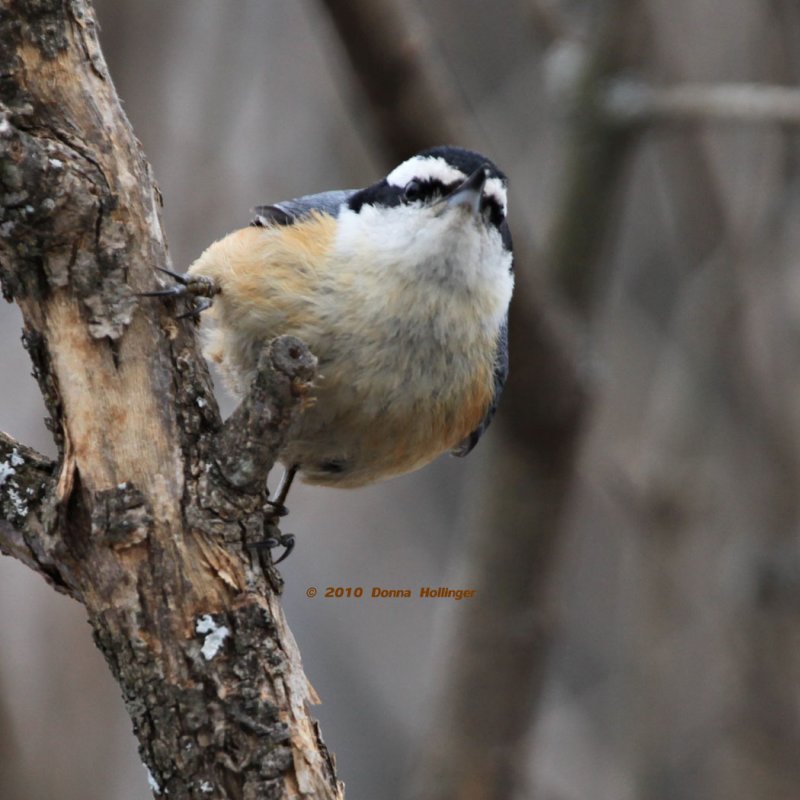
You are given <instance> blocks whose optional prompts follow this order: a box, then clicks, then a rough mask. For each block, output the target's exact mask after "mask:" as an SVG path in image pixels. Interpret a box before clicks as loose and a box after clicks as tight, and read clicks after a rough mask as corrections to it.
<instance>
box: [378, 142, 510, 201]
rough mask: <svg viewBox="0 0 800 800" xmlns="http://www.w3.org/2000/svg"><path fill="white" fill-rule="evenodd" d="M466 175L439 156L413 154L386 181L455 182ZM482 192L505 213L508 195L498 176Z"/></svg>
mask: <svg viewBox="0 0 800 800" xmlns="http://www.w3.org/2000/svg"><path fill="white" fill-rule="evenodd" d="M466 177H467V176H466V175H465V174H464V173H463V172H462V171H461V170H459V169H456V168H455V167H454V166H452V164H448V163H447V161H445V160H444V159H443V158H441V157H440V156H433V157H431V156H427V157H426V156H414V157H413V158H409V159H408V161H404V162H403V163H402V164H400V165H399V166H397V167H395V168H394V169H393V170H392V171H391V172H390V173H389V174H388V175H387V176H386V182H387V183H388V184H389V185H390V186H400V187H403V186H405V185H406V184H407V183H408V182H409V181H410V180H413V179H414V178H417V179H419V180H422V181H425V180H435V181H440V182H441V183H444V184H448V183H455V182H456V181H463V180H464V179H465V178H466ZM483 193H484V194H485V195H487V196H489V197H491V198H492V199H493V200H494V201H495V202H496V203H497V204H498V205H499V206H500V208H501V209H502V210H503V214H506V212H507V207H508V195H507V193H506V187H505V185H504V184H503V181H502V180H500V178H489V179H488V180H487V181H486V184H485V186H484V187H483Z"/></svg>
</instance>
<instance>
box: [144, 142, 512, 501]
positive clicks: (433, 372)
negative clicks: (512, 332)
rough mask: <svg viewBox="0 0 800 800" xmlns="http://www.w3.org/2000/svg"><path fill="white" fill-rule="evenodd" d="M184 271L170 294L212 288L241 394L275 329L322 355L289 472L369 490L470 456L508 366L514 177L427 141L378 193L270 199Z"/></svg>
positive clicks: (223, 359) (221, 344) (222, 358)
mask: <svg viewBox="0 0 800 800" xmlns="http://www.w3.org/2000/svg"><path fill="white" fill-rule="evenodd" d="M179 280H182V282H183V284H184V285H183V286H176V287H174V289H173V290H165V291H162V292H160V293H161V294H165V293H170V292H172V293H175V294H178V293H187V292H188V293H190V294H192V293H195V294H204V295H205V296H206V297H210V296H212V295H213V308H212V310H211V311H210V312H209V313H210V314H211V315H212V316H213V319H214V322H215V326H214V328H213V330H212V331H211V333H210V335H209V338H208V346H207V349H206V355H207V356H208V357H209V358H210V359H211V360H212V361H213V362H215V363H216V364H217V365H218V366H219V367H220V369H221V371H222V374H223V375H224V377H225V380H226V382H227V384H228V385H229V387H230V388H231V389H232V391H233V392H234V394H236V395H239V396H241V395H242V394H243V393H244V392H245V391H246V390H247V387H248V385H249V384H250V381H251V379H252V377H253V375H254V372H255V369H256V365H257V362H258V357H259V353H260V352H261V350H262V349H263V348H264V346H265V345H266V344H267V342H269V341H270V340H271V339H272V338H274V337H276V336H280V335H281V334H293V335H294V336H297V337H299V338H300V339H302V340H303V341H304V342H305V343H306V344H307V345H308V347H309V348H310V350H311V351H312V352H313V353H314V354H315V355H316V356H317V358H318V359H319V375H318V378H317V380H316V383H315V386H314V398H315V399H314V402H313V404H309V406H308V407H307V408H305V410H304V411H303V413H301V414H300V415H299V417H298V418H297V420H296V422H295V423H294V424H293V427H292V428H291V430H290V433H289V438H288V443H287V445H286V447H285V449H284V451H283V452H282V453H281V455H280V460H281V462H282V463H283V464H284V465H285V466H286V467H287V475H288V477H289V480H291V477H293V475H294V473H295V472H299V474H300V476H301V477H302V478H303V480H305V481H306V482H308V483H313V484H325V485H328V486H341V487H352V486H362V485H364V484H368V483H372V482H374V481H378V480H381V479H383V478H388V477H390V476H393V475H400V474H402V473H404V472H410V471H411V470H415V469H418V468H419V467H421V466H423V465H425V464H427V463H429V462H430V461H432V460H433V459H434V458H436V457H437V456H438V455H440V454H441V453H444V452H445V451H448V450H449V451H451V452H452V453H454V454H455V455H457V456H464V455H466V454H467V453H469V452H470V450H472V448H473V447H474V446H475V445H476V443H477V442H478V440H479V439H480V437H481V435H482V434H483V432H484V431H485V430H486V428H487V426H488V425H489V423H490V421H491V419H492V416H493V414H494V411H495V408H496V406H497V401H498V398H499V396H500V392H501V390H502V388H503V384H504V383H505V380H506V375H507V373H508V344H507V315H508V305H509V301H510V299H511V292H512V289H513V285H514V278H513V272H512V246H511V235H510V232H509V228H508V223H507V221H506V177H505V175H503V173H502V172H500V171H499V170H498V169H497V167H496V166H495V165H494V164H493V163H492V162H491V161H489V160H488V159H486V158H484V157H483V156H481V155H479V154H478V153H474V152H470V151H468V150H463V149H460V148H456V147H436V148H433V149H431V150H426V151H424V152H422V153H420V154H418V155H416V156H414V157H413V158H410V159H408V160H407V161H404V162H403V163H402V164H400V166H398V167H396V168H395V169H394V170H392V171H391V172H390V173H389V174H388V175H387V176H386V177H385V178H383V179H382V180H381V181H379V182H378V183H375V184H374V185H372V186H369V187H367V188H366V189H359V190H344V191H331V192H324V193H322V194H314V195H309V196H306V197H300V198H298V199H296V200H288V201H285V202H280V203H276V204H275V205H270V206H260V207H258V208H257V209H256V217H255V219H254V220H253V222H252V224H251V226H250V227H248V228H243V229H241V230H238V231H235V232H234V233H231V234H230V235H228V236H226V237H225V238H224V239H221V240H219V241H217V242H215V243H214V244H212V245H211V246H210V247H209V248H208V249H207V250H206V251H205V252H204V253H203V254H202V255H201V256H200V258H198V259H197V261H195V262H194V264H192V266H191V268H190V269H189V274H188V276H181V277H180V278H179ZM198 286H200V287H201V289H200V290H199V291H198V289H197V287H198ZM152 294H156V293H152ZM207 305H208V301H205V302H204V303H203V306H202V307H206V306H207ZM200 308H201V307H198V308H197V309H196V310H200ZM286 488H287V489H288V486H287V487H286ZM283 496H285V494H283Z"/></svg>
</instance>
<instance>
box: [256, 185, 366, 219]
mask: <svg viewBox="0 0 800 800" xmlns="http://www.w3.org/2000/svg"><path fill="white" fill-rule="evenodd" d="M355 193H356V190H355V189H337V190H335V191H332V192H320V193H319V194H309V195H306V196H305V197H297V198H295V199H294V200H282V201H281V202H280V203H275V204H274V205H271V206H256V208H255V212H256V216H255V218H254V219H253V221H252V222H251V223H250V224H251V225H255V226H257V227H264V226H266V225H294V223H295V222H297V221H298V220H300V219H303V218H304V217H307V216H308V215H309V214H312V213H313V212H315V211H317V212H320V213H322V214H328V215H329V216H331V217H338V216H339V211H340V209H341V208H342V206H343V205H344V204H345V203H346V202H347V201H348V200H349V199H350V198H351V197H352V196H353V195H354V194H355Z"/></svg>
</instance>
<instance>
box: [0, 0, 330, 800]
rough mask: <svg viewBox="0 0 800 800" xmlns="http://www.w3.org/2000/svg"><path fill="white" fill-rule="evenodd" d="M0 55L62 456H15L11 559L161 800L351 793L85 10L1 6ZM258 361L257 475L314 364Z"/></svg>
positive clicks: (0, 128) (29, 300) (288, 346)
mask: <svg viewBox="0 0 800 800" xmlns="http://www.w3.org/2000/svg"><path fill="white" fill-rule="evenodd" d="M0 42H2V45H0V215H1V216H0V281H2V287H3V292H4V295H5V296H6V299H9V300H11V299H13V300H15V301H16V302H17V303H18V304H19V306H20V308H21V310H22V313H23V318H24V326H25V330H24V339H25V342H26V345H27V347H28V350H29V352H30V355H31V358H32V361H33V365H34V372H35V374H36V377H37V379H38V382H39V385H40V387H41V390H42V393H43V395H44V398H45V402H46V405H47V408H48V411H49V414H50V417H51V425H52V429H53V432H54V434H55V436H56V440H57V442H58V445H59V451H60V456H59V459H58V463H57V464H52V463H50V462H49V461H48V460H47V459H44V458H42V457H41V456H39V455H38V454H35V453H34V452H33V451H31V450H29V449H27V448H25V447H23V446H22V445H19V444H18V443H15V442H13V440H11V439H9V438H8V437H4V438H3V439H2V440H0V471H1V472H0V474H2V478H0V509H1V510H2V518H3V519H2V522H0V549H2V550H3V551H4V552H7V553H10V554H11V555H14V556H16V557H17V558H19V559H20V560H22V561H23V562H24V563H26V564H28V566H30V567H32V568H33V569H35V570H37V571H38V572H39V573H41V574H43V575H44V576H45V577H47V578H48V579H49V580H50V581H51V582H52V583H53V584H54V585H55V586H56V587H57V588H59V589H61V590H62V591H65V592H67V593H68V594H70V595H71V596H73V597H75V598H76V599H78V600H79V601H80V602H82V603H83V604H84V606H85V607H86V611H87V614H88V618H89V622H90V623H91V626H92V628H93V632H94V637H95V641H96V643H97V645H98V646H99V647H100V649H101V650H102V652H103V654H104V655H105V657H106V659H107V661H108V663H109V666H110V667H111V669H112V672H113V674H114V676H115V678H116V679H117V681H118V682H119V684H120V686H121V689H122V693H123V697H124V699H125V702H126V704H127V708H128V711H129V713H130V715H131V718H132V720H133V724H134V730H135V733H136V735H137V737H138V739H139V744H140V752H141V754H142V758H143V760H144V762H145V764H146V765H147V767H148V769H149V771H150V774H151V777H152V786H153V790H154V793H155V794H156V795H159V794H160V795H167V794H168V796H169V797H171V798H190V797H191V798H196V797H206V796H207V797H214V798H236V799H237V800H239V799H241V800H244V799H245V798H248V799H250V798H252V799H253V800H255V798H302V797H314V798H339V797H341V796H342V787H341V785H340V784H339V783H338V782H337V780H336V777H335V774H334V770H333V765H332V760H331V758H330V756H329V755H328V752H327V750H326V749H325V746H324V744H323V743H322V740H321V739H320V737H319V732H318V729H317V727H316V724H315V723H314V721H313V720H312V719H311V718H310V717H309V715H308V712H307V704H308V703H309V702H313V701H314V699H315V694H314V691H313V689H312V688H311V686H310V685H309V683H308V681H307V679H306V677H305V675H304V673H303V670H302V666H301V663H300V657H299V654H298V652H297V648H296V645H295V643H294V639H293V638H292V635H291V633H290V631H289V630H288V628H287V626H286V622H285V620H284V617H283V613H282V610H281V607H280V604H279V593H280V586H281V583H280V577H279V576H278V575H277V573H276V572H274V570H273V569H272V568H271V566H270V565H269V564H268V563H266V564H262V559H261V557H260V556H259V555H257V554H254V553H253V552H252V551H251V549H250V548H249V547H248V545H249V544H251V543H253V542H257V541H259V540H261V539H263V538H265V536H266V535H268V533H269V531H270V526H271V525H272V524H273V523H274V520H273V519H272V517H271V512H270V511H269V508H268V506H266V505H265V501H266V490H265V485H264V482H263V481H259V480H255V479H254V480H251V481H249V482H248V483H247V485H246V486H244V487H242V486H241V485H237V484H236V482H235V481H231V480H229V479H228V478H227V477H226V474H225V473H226V470H225V468H224V465H225V464H226V463H228V464H230V462H231V459H230V458H227V460H226V445H225V436H224V435H223V436H222V438H220V431H221V430H222V424H221V421H220V418H219V412H218V410H217V407H216V403H215V401H214V397H213V394H212V392H211V388H210V384H209V379H208V374H207V372H206V368H205V365H204V362H203V360H202V358H201V356H200V354H199V352H198V349H197V345H196V341H195V335H194V331H193V329H192V328H193V326H192V323H191V322H190V321H187V320H182V321H176V319H175V318H174V313H173V312H172V310H171V309H168V308H165V306H164V304H162V303H159V302H156V301H153V300H144V299H140V298H137V297H136V294H135V292H137V291H141V290H144V289H147V288H151V287H152V285H153V282H154V279H155V278H154V275H155V272H154V269H155V268H156V267H167V266H168V265H169V264H168V255H167V251H166V243H165V240H164V235H163V232H162V228H161V222H160V219H159V205H160V196H159V193H158V189H157V187H156V185H155V183H154V181H153V178H152V175H151V173H150V168H149V166H148V164H147V162H146V161H145V159H144V157H143V155H142V153H141V149H140V146H139V143H138V142H137V140H136V138H135V136H134V134H133V131H132V130H131V128H130V125H129V123H128V121H127V119H126V117H125V115H124V114H123V112H122V110H121V108H120V104H119V100H118V98H117V96H116V93H115V91H114V87H113V85H112V83H111V79H110V77H109V75H108V71H107V68H106V65H105V62H104V60H103V56H102V53H101V51H100V47H99V44H98V41H97V37H96V30H95V20H94V15H93V12H92V9H91V7H90V6H89V3H88V1H87V0H39V1H38V2H36V3H30V2H26V1H25V0H3V2H2V5H0ZM263 363H264V368H265V371H264V373H263V374H262V373H260V374H259V376H258V377H257V381H258V380H261V381H262V383H264V382H265V383H266V384H268V385H269V387H270V388H269V392H270V393H269V396H264V395H263V394H262V393H261V392H260V390H259V391H255V392H254V393H252V394H251V396H248V398H246V399H245V401H244V404H245V405H247V404H249V403H255V402H256V401H257V402H258V403H259V404H260V406H259V407H260V408H263V407H264V406H265V404H267V405H269V410H270V420H271V422H270V425H268V426H266V427H265V428H263V429H260V430H259V433H260V434H261V435H263V436H264V439H263V441H264V442H267V444H268V446H267V447H261V448H259V449H258V450H257V452H255V453H254V454H253V455H252V463H251V465H250V466H251V467H252V468H253V470H254V471H255V473H258V472H259V471H260V472H261V474H262V475H264V474H266V470H267V469H268V468H269V467H270V466H271V465H272V462H273V461H274V458H275V454H276V453H277V452H278V451H279V449H280V447H281V446H282V443H283V440H284V437H285V435H286V429H287V427H288V424H289V422H290V421H291V419H292V416H293V415H294V414H297V413H300V411H301V410H302V402H303V394H304V391H305V387H306V385H307V382H308V381H309V380H310V378H311V376H312V375H313V368H314V363H313V357H312V356H311V355H310V354H309V353H308V351H307V350H306V349H305V347H304V346H303V345H302V343H299V342H296V341H295V342H286V341H282V340H277V341H276V342H274V343H273V344H272V346H271V350H270V351H269V352H268V353H265V357H264V359H263ZM267 372H268V374H266V373H267ZM255 395H258V397H257V398H256V397H255ZM228 452H229V451H228Z"/></svg>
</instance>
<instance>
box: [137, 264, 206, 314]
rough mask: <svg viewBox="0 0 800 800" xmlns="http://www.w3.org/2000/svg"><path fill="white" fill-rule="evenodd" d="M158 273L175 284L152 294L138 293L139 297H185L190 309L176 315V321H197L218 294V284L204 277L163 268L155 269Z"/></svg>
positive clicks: (156, 290)
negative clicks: (166, 276)
mask: <svg viewBox="0 0 800 800" xmlns="http://www.w3.org/2000/svg"><path fill="white" fill-rule="evenodd" d="M156 269H157V270H158V271H159V272H163V273H164V274H166V275H169V276H170V277H171V278H173V279H174V280H175V281H176V283H175V285H174V286H168V287H167V288H165V289H155V290H154V291H152V292H139V297H187V298H189V300H190V301H191V308H190V309H189V310H188V311H186V312H184V313H183V314H178V316H177V319H184V318H185V317H193V318H194V319H199V317H200V314H201V313H202V312H203V311H205V310H206V309H207V308H210V307H211V303H212V301H213V298H214V295H217V294H219V292H220V287H219V284H218V283H217V282H216V281H215V280H214V279H213V278H208V277H206V276H205V275H185V274H182V273H180V272H173V271H172V270H169V269H164V268H163V267H156Z"/></svg>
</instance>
